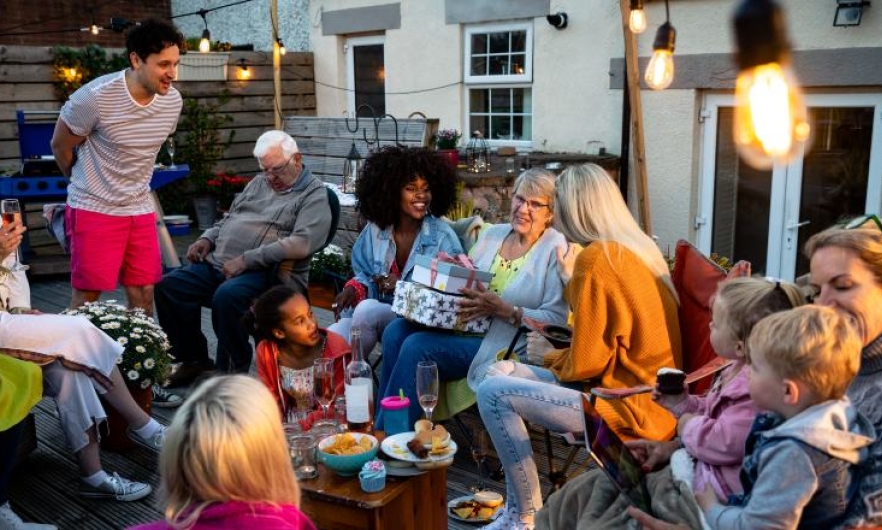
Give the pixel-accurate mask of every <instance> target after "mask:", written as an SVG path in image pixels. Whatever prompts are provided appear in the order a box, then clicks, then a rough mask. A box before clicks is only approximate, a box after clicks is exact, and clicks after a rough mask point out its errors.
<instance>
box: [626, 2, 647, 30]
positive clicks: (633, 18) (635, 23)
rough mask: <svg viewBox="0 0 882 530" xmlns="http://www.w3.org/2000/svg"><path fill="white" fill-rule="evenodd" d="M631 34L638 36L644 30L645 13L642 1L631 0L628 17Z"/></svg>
mask: <svg viewBox="0 0 882 530" xmlns="http://www.w3.org/2000/svg"><path fill="white" fill-rule="evenodd" d="M628 27H629V28H630V29H631V33H633V34H635V35H638V34H640V33H643V31H644V30H645V29H646V12H645V11H643V0H631V15H630V16H629V17H628Z"/></svg>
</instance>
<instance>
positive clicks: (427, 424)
mask: <svg viewBox="0 0 882 530" xmlns="http://www.w3.org/2000/svg"><path fill="white" fill-rule="evenodd" d="M413 430H414V431H416V432H417V433H421V432H423V431H431V430H432V422H431V421H429V420H425V419H424V420H418V421H417V422H416V423H415V424H414V425H413Z"/></svg>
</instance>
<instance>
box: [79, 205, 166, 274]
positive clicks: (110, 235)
mask: <svg viewBox="0 0 882 530" xmlns="http://www.w3.org/2000/svg"><path fill="white" fill-rule="evenodd" d="M64 231H65V234H66V235H67V239H68V241H69V242H70V284H71V286H72V287H73V288H74V289H79V290H81V291H112V290H114V289H116V285H117V280H119V283H121V284H122V285H124V286H126V287H141V286H145V285H153V284H155V283H157V282H159V280H160V279H161V278H162V263H161V260H160V255H159V239H158V238H157V235H156V215H155V214H153V213H148V214H143V215H127V216H117V215H107V214H103V213H97V212H90V211H88V210H81V209H77V208H71V207H68V208H67V211H66V212H65V217H64Z"/></svg>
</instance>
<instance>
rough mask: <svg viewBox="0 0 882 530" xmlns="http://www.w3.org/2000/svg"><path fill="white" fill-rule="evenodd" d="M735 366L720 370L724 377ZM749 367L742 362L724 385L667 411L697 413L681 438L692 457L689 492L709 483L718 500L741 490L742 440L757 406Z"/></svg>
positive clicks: (677, 413) (690, 398)
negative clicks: (748, 385) (691, 478)
mask: <svg viewBox="0 0 882 530" xmlns="http://www.w3.org/2000/svg"><path fill="white" fill-rule="evenodd" d="M733 368H735V366H730V367H729V368H726V370H724V371H723V373H722V374H721V376H720V378H721V379H723V378H725V377H727V376H728V375H729V374H730V372H731V370H732V369H733ZM749 372H750V370H749V368H748V367H747V366H746V365H745V366H743V367H742V368H741V371H740V372H739V373H738V375H736V376H735V377H734V378H733V379H732V380H731V381H729V382H728V383H727V384H726V386H725V387H724V388H719V387H718V386H716V385H714V387H713V388H712V389H711V390H710V392H708V393H707V395H706V396H704V397H699V396H689V397H688V398H687V399H686V401H684V402H683V403H681V404H680V405H679V406H678V407H676V408H675V409H674V410H672V411H671V412H673V413H674V416H677V417H678V418H679V417H680V416H682V415H683V414H686V413H691V414H698V415H699V416H698V417H695V418H693V419H692V420H691V421H689V423H687V424H686V427H685V429H684V430H683V435H682V437H681V441H682V442H683V447H685V448H686V451H687V452H688V453H689V454H690V455H692V456H693V457H694V458H695V460H696V463H695V481H694V482H693V491H696V492H698V491H703V490H704V488H705V487H706V486H707V485H708V484H710V485H711V487H713V489H714V492H715V493H716V494H717V497H718V498H719V499H720V500H726V499H727V498H728V497H729V495H731V494H733V493H734V494H737V493H741V492H742V488H741V480H740V479H739V473H740V472H741V463H742V460H743V459H744V442H745V441H746V440H747V434H748V433H749V432H750V426H751V424H752V423H753V419H754V418H755V417H756V415H757V413H758V412H759V409H757V408H756V407H755V406H754V404H753V401H752V400H751V399H750V393H749V392H748V389H747V378H748V373H749Z"/></svg>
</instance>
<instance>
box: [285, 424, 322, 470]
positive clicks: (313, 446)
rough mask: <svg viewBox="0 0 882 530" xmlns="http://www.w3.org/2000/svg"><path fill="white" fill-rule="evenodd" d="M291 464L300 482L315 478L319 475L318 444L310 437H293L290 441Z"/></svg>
mask: <svg viewBox="0 0 882 530" xmlns="http://www.w3.org/2000/svg"><path fill="white" fill-rule="evenodd" d="M288 450H289V451H290V453H291V464H292V465H293V466H294V474H295V475H296V476H297V478H298V479H299V480H305V479H311V478H315V477H316V476H317V475H318V442H317V441H316V440H315V439H314V438H313V437H312V436H309V435H298V436H292V437H291V438H290V439H289V440H288Z"/></svg>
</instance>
